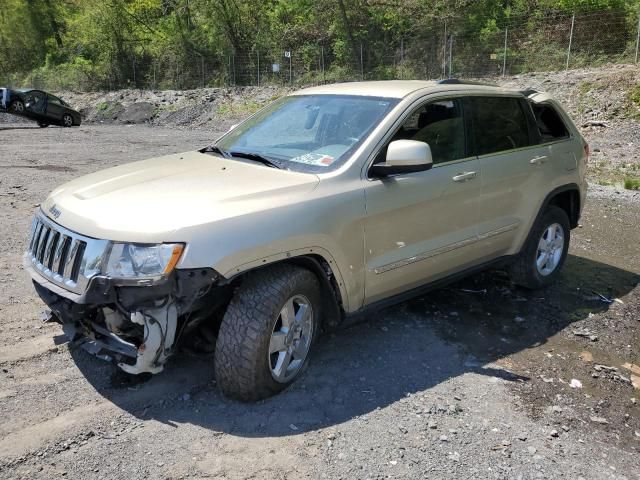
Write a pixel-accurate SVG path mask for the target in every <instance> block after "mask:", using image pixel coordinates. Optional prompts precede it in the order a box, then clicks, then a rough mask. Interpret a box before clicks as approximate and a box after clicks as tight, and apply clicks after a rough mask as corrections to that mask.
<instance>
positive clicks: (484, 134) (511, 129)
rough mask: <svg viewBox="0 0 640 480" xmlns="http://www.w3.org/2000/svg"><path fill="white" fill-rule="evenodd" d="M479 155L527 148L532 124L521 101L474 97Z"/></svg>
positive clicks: (476, 142)
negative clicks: (529, 124) (528, 120)
mask: <svg viewBox="0 0 640 480" xmlns="http://www.w3.org/2000/svg"><path fill="white" fill-rule="evenodd" d="M469 103H470V105H471V117H472V119H473V136H474V140H475V147H476V154H477V155H486V154H489V153H497V152H503V151H506V150H513V149H514V148H521V147H527V146H529V145H530V141H529V126H528V123H527V117H526V115H525V113H524V110H523V109H522V105H521V102H520V100H518V99H517V98H510V97H470V98H469Z"/></svg>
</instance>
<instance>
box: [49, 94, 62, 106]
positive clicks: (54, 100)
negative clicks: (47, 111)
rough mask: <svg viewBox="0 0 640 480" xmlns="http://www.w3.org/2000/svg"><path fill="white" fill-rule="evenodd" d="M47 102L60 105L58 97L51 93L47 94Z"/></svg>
mask: <svg viewBox="0 0 640 480" xmlns="http://www.w3.org/2000/svg"><path fill="white" fill-rule="evenodd" d="M48 100H49V103H54V104H56V105H62V102H61V101H60V99H59V98H58V97H54V96H53V95H49V97H48Z"/></svg>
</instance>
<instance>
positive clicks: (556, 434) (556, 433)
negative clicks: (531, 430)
mask: <svg viewBox="0 0 640 480" xmlns="http://www.w3.org/2000/svg"><path fill="white" fill-rule="evenodd" d="M549 436H551V437H554V438H557V437H559V436H560V434H559V433H558V431H557V430H551V432H549Z"/></svg>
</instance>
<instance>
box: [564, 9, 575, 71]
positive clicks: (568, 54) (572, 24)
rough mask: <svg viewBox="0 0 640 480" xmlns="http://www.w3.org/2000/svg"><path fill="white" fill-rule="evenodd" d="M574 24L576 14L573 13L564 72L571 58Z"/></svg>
mask: <svg viewBox="0 0 640 480" xmlns="http://www.w3.org/2000/svg"><path fill="white" fill-rule="evenodd" d="M575 23H576V14H575V12H574V13H573V16H572V17H571V33H570V34H569V48H568V49H567V64H566V66H565V70H569V59H570V58H571V44H572V43H573V26H574V25H575Z"/></svg>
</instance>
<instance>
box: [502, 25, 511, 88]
mask: <svg viewBox="0 0 640 480" xmlns="http://www.w3.org/2000/svg"><path fill="white" fill-rule="evenodd" d="M508 37H509V27H504V53H503V57H502V76H503V77H504V76H505V75H506V74H507V38H508Z"/></svg>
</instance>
